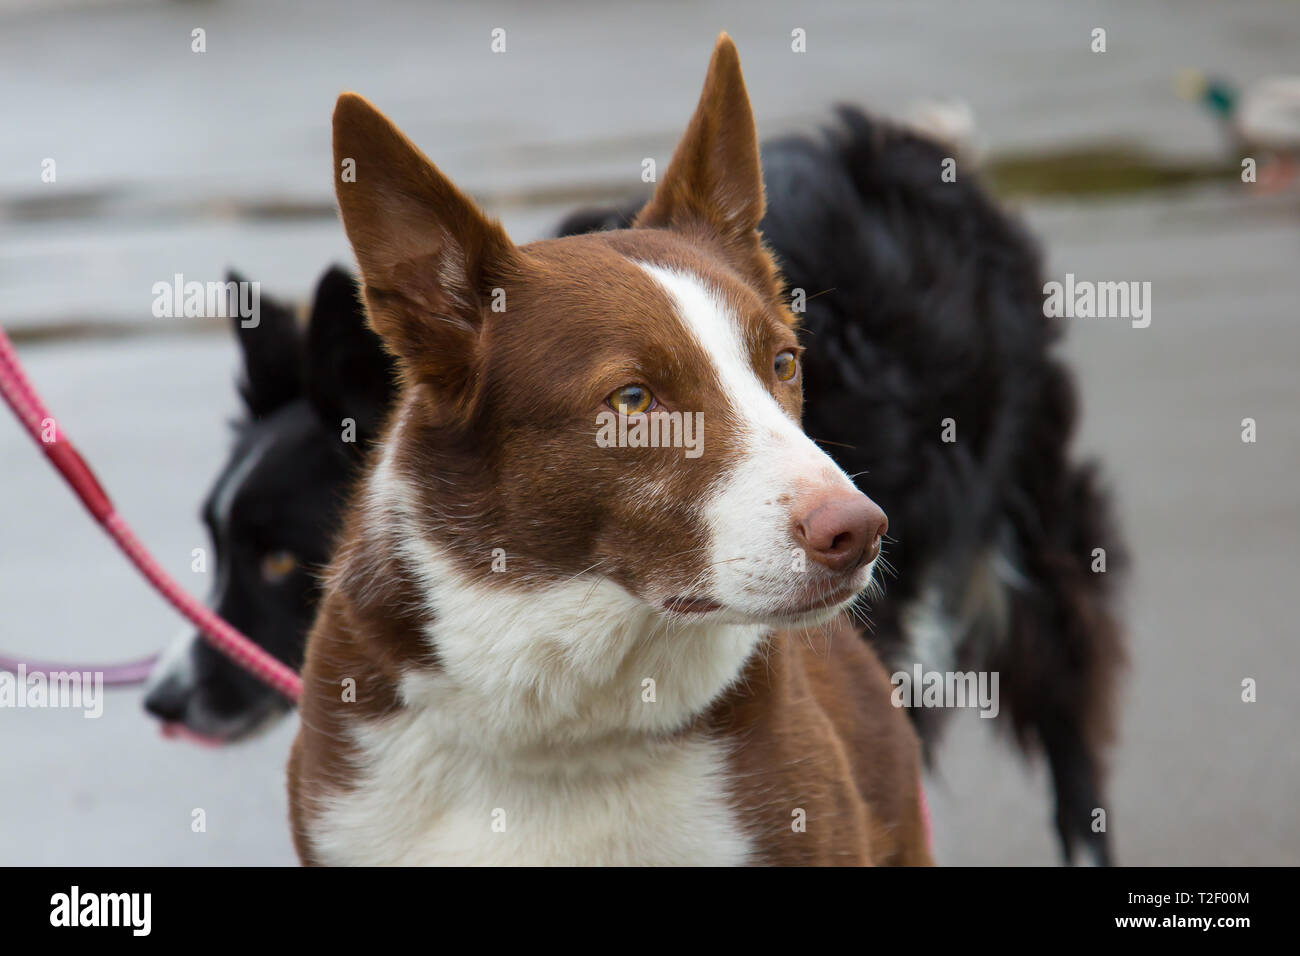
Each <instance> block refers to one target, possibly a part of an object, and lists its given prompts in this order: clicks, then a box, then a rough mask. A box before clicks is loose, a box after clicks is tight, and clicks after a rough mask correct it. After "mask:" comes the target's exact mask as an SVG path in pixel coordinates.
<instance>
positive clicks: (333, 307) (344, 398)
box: [307, 266, 396, 443]
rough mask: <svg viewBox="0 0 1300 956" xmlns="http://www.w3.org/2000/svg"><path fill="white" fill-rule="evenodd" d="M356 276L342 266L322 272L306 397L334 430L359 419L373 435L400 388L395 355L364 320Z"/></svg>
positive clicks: (310, 327) (310, 334)
mask: <svg viewBox="0 0 1300 956" xmlns="http://www.w3.org/2000/svg"><path fill="white" fill-rule="evenodd" d="M360 294H361V290H360V289H359V288H358V287H357V283H356V281H355V280H354V279H353V278H352V276H350V275H348V274H347V273H346V272H344V271H343V270H342V269H340V268H339V267H338V266H333V267H331V268H330V269H329V271H328V272H326V273H325V275H323V276H322V277H321V280H320V282H319V283H318V284H317V286H316V298H315V299H314V300H313V302H312V309H311V320H310V321H309V322H308V324H307V397H308V398H309V399H310V400H311V404H312V407H313V408H314V409H315V410H316V414H317V415H318V416H319V417H320V420H321V421H322V422H323V423H324V424H325V426H326V428H327V429H328V430H329V431H330V432H331V433H335V434H337V433H339V432H340V430H341V429H342V423H343V420H344V419H346V418H350V419H352V420H353V421H354V422H355V423H356V432H357V437H358V438H360V439H361V443H365V442H367V441H369V440H370V439H372V438H374V437H375V434H376V432H377V431H378V430H379V426H380V424H381V423H382V422H383V418H384V414H385V413H386V412H387V411H388V406H389V404H390V403H391V402H392V400H393V396H394V392H395V391H396V383H395V375H394V372H395V370H394V368H393V360H392V356H390V355H389V353H388V352H386V351H385V350H384V346H383V343H382V342H381V341H380V340H379V336H378V335H376V334H375V333H374V331H373V330H372V329H371V328H370V327H369V326H368V325H366V313H365V310H364V309H363V308H362V307H361V298H360Z"/></svg>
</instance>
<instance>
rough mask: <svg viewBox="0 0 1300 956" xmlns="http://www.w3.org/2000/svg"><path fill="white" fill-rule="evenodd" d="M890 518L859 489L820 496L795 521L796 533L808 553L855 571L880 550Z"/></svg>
mask: <svg viewBox="0 0 1300 956" xmlns="http://www.w3.org/2000/svg"><path fill="white" fill-rule="evenodd" d="M888 528H889V519H888V518H886V517H885V513H884V512H883V511H881V510H880V506H879V505H877V504H876V503H875V502H874V501H872V500H871V499H870V498H868V497H867V496H866V495H864V494H862V493H861V492H857V491H845V492H835V493H833V494H832V495H831V496H829V497H825V498H821V499H819V500H818V501H817V502H816V503H815V504H814V505H813V506H812V510H810V511H809V512H808V513H807V515H805V516H804V517H803V518H800V519H798V520H797V521H795V524H794V536H795V540H796V541H797V542H798V544H799V546H800V547H802V548H803V549H804V551H806V552H807V554H808V557H810V558H812V560H814V561H816V562H817V563H818V564H820V565H823V566H825V567H827V568H830V570H832V571H840V572H848V571H856V570H857V569H858V568H860V567H862V565H864V564H866V563H867V562H868V561H874V560H875V559H876V555H878V554H880V539H881V537H882V536H883V535H884V533H885V531H886V529H888Z"/></svg>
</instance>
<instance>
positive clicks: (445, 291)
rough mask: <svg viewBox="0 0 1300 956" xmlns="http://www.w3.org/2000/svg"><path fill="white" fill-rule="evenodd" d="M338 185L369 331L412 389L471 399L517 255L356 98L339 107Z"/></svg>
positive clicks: (458, 401)
mask: <svg viewBox="0 0 1300 956" xmlns="http://www.w3.org/2000/svg"><path fill="white" fill-rule="evenodd" d="M334 178H335V183H334V186H335V192H336V194H337V196H338V202H339V212H340V214H341V216H342V218H343V228H344V229H345V230H346V232H347V235H348V241H349V242H351V244H352V251H353V253H354V254H355V255H356V258H357V264H358V265H359V266H360V268H361V279H362V282H363V286H364V291H365V298H366V304H367V306H368V308H369V313H370V321H371V324H372V325H373V326H374V329H375V331H376V332H378V333H379V335H380V336H381V337H382V338H383V340H384V342H385V343H386V344H387V346H388V347H389V348H390V349H391V350H392V351H393V352H394V353H395V354H396V355H397V357H398V359H399V363H400V365H401V367H402V369H403V372H404V373H405V375H406V377H407V379H408V381H419V382H422V383H424V384H426V385H429V386H431V387H432V388H433V389H434V392H435V394H436V395H438V397H439V398H441V399H445V400H446V401H448V402H450V403H451V404H452V405H453V406H462V405H463V404H465V403H466V402H467V401H468V399H469V394H468V393H469V391H470V388H471V385H472V383H473V382H474V381H476V380H477V376H476V375H475V365H476V357H477V354H478V335H479V331H480V329H481V326H482V321H483V317H484V315H485V313H486V308H487V307H488V305H489V303H490V302H491V299H492V296H493V291H494V289H495V288H498V287H500V286H501V283H502V281H503V279H502V277H503V276H505V275H508V274H509V273H510V271H511V263H512V262H513V260H514V256H515V247H514V245H513V244H512V243H511V242H510V239H509V238H508V237H507V236H506V234H505V230H504V229H502V228H501V225H500V223H498V222H497V221H496V220H493V219H490V218H488V217H487V216H486V215H484V213H483V212H482V211H481V210H479V208H478V207H477V206H476V205H475V204H474V202H473V200H471V199H470V198H469V197H467V196H465V195H464V194H463V193H462V192H460V190H458V189H457V188H456V187H455V186H453V185H452V184H451V182H450V181H449V180H448V179H447V177H445V176H444V175H443V174H442V173H441V172H439V171H438V169H437V167H435V166H434V165H433V163H431V162H430V161H429V160H428V158H427V157H426V156H425V155H424V154H423V153H421V152H420V151H419V150H418V149H417V148H416V147H415V145H414V144H413V143H412V142H411V141H410V140H409V139H407V138H406V136H404V135H403V134H402V132H401V131H400V130H398V129H397V127H396V126H394V125H393V124H392V123H391V122H390V121H389V120H388V118H387V117H385V116H384V115H383V114H382V113H380V112H379V111H378V110H376V109H375V108H374V107H373V106H371V105H370V104H369V103H368V102H367V101H366V100H365V99H363V98H362V97H360V96H357V95H356V94H355V93H344V94H343V95H342V96H340V97H339V100H338V104H337V105H336V106H335V107H334Z"/></svg>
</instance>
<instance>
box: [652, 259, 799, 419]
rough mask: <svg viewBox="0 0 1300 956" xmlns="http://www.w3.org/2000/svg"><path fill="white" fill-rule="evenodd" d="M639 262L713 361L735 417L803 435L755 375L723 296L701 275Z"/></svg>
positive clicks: (733, 314)
mask: <svg viewBox="0 0 1300 956" xmlns="http://www.w3.org/2000/svg"><path fill="white" fill-rule="evenodd" d="M637 265H639V266H640V267H641V268H642V269H644V270H645V271H646V272H648V273H649V274H650V277H651V278H652V279H654V280H655V282H657V283H658V284H659V285H660V287H662V288H663V290H664V291H665V292H667V293H668V297H669V298H670V299H672V300H673V304H674V305H676V306H677V317H678V318H679V319H680V320H681V322H682V325H684V326H685V327H686V331H687V332H688V333H689V334H690V336H691V337H692V338H693V339H695V341H696V344H698V345H699V346H700V348H701V349H703V350H704V353H705V354H706V355H708V356H709V358H710V359H711V360H712V361H713V365H714V368H715V370H716V372H717V377H718V380H719V382H721V384H722V389H723V393H724V397H726V399H727V400H728V402H729V403H730V405H731V407H732V410H733V411H734V412H735V413H736V417H737V419H738V420H739V421H742V422H747V423H749V424H750V425H751V426H752V428H751V430H752V431H755V432H759V431H763V430H772V431H774V432H777V433H790V434H797V435H798V436H799V437H801V438H802V437H803V432H802V431H800V429H799V426H798V425H797V424H795V422H794V421H793V420H792V419H791V418H790V416H789V415H787V414H786V413H785V410H784V409H783V408H782V407H781V406H780V404H778V403H777V401H776V399H775V398H773V397H772V393H771V392H769V391H768V390H767V389H766V388H765V387H764V385H763V383H762V382H760V381H759V380H758V376H757V375H756V374H755V372H754V367H753V365H752V364H751V363H750V359H749V350H748V349H747V348H745V341H744V335H743V333H742V331H741V327H740V321H739V319H738V317H737V316H736V314H735V312H734V311H733V310H732V309H731V308H729V307H728V306H727V303H726V301H725V300H724V299H723V298H722V296H721V295H719V294H718V293H717V291H716V290H714V289H712V288H710V287H709V286H708V285H707V284H706V283H705V281H704V280H703V279H701V278H700V277H699V276H696V275H691V274H690V273H688V272H684V271H681V270H677V269H667V268H664V267H663V266H657V265H651V264H650V263H647V262H639V263H637ZM705 428H706V429H707V428H708V423H707V422H706V423H705ZM805 440H806V439H805Z"/></svg>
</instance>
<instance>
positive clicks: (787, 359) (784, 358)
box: [772, 349, 799, 382]
mask: <svg viewBox="0 0 1300 956" xmlns="http://www.w3.org/2000/svg"><path fill="white" fill-rule="evenodd" d="M772 371H774V372H776V377H777V378H778V379H780V380H781V381H782V382H789V381H793V379H794V377H795V375H797V374H798V372H799V359H798V358H796V357H795V354H794V352H792V351H790V350H789V349H786V350H785V351H784V352H778V353H777V356H776V360H775V361H773V363H772Z"/></svg>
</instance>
